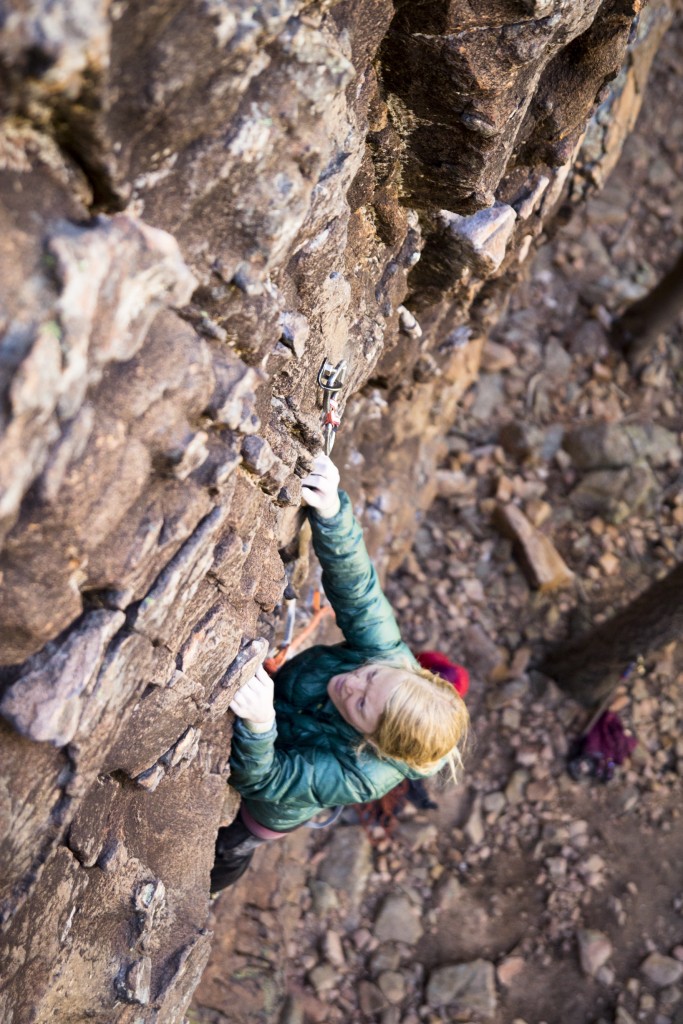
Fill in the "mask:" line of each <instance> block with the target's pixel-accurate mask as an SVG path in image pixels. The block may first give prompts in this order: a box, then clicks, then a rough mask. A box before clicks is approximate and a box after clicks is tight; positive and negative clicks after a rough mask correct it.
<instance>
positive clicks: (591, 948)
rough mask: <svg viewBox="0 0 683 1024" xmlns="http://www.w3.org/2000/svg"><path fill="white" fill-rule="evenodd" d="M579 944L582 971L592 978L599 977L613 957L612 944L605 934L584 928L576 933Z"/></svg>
mask: <svg viewBox="0 0 683 1024" xmlns="http://www.w3.org/2000/svg"><path fill="white" fill-rule="evenodd" d="M576 938H577V941H578V944H579V959H580V961H581V970H582V971H583V973H584V974H587V975H588V976H589V977H591V978H595V977H596V976H597V973H598V971H599V970H600V968H601V967H602V966H603V965H604V964H606V963H607V961H608V960H609V958H610V957H611V955H612V943H611V942H610V940H609V939H608V937H607V936H606V935H605V934H604V933H603V932H599V931H596V930H595V929H593V928H582V929H580V930H579V931H578V932H577V933H576Z"/></svg>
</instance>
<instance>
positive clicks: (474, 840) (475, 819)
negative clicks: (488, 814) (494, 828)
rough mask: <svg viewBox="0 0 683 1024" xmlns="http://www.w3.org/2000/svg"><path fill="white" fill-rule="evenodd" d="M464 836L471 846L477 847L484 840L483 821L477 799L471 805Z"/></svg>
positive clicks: (479, 801)
mask: <svg viewBox="0 0 683 1024" xmlns="http://www.w3.org/2000/svg"><path fill="white" fill-rule="evenodd" d="M465 835H466V836H467V838H468V839H469V841H470V843H471V844H472V845H473V846H479V844H480V843H482V842H483V840H484V821H483V818H482V813H481V800H480V799H479V797H477V798H476V799H475V801H474V804H473V805H472V810H471V811H470V816H469V818H468V819H467V824H466V825H465Z"/></svg>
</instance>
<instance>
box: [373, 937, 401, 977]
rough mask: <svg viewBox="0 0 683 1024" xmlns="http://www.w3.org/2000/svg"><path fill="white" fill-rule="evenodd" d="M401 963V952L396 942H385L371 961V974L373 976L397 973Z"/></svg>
mask: <svg viewBox="0 0 683 1024" xmlns="http://www.w3.org/2000/svg"><path fill="white" fill-rule="evenodd" d="M400 963H401V951H400V949H399V948H398V946H397V945H396V943H395V942H383V943H382V945H381V946H380V947H379V949H377V950H375V952H374V953H373V954H372V957H371V959H370V972H371V974H373V976H377V975H378V974H381V973H382V972H383V971H397V970H398V968H399V966H400Z"/></svg>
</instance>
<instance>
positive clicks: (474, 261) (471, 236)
mask: <svg viewBox="0 0 683 1024" xmlns="http://www.w3.org/2000/svg"><path fill="white" fill-rule="evenodd" d="M441 219H442V221H443V223H444V225H445V226H447V228H448V231H449V232H450V234H451V236H452V238H453V240H454V241H457V243H458V245H459V246H460V248H461V251H462V254H463V262H464V263H465V264H466V265H467V266H469V267H471V268H472V269H473V270H474V271H475V273H478V274H481V275H488V274H491V273H493V272H494V271H495V270H497V269H498V267H499V266H500V265H501V263H502V262H503V260H504V259H505V253H506V251H507V245H508V242H509V241H510V239H511V237H512V234H513V232H514V230H515V221H516V220H517V213H516V212H515V210H513V209H512V207H511V206H508V205H507V203H501V202H495V203H494V204H493V206H490V207H489V208H488V209H486V210H479V211H478V212H477V213H474V214H472V215H471V216H470V217H461V216H460V215H459V214H457V213H446V211H442V213H441Z"/></svg>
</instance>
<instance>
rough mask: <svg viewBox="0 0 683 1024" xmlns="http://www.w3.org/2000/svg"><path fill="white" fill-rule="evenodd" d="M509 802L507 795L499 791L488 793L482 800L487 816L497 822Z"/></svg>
mask: <svg viewBox="0 0 683 1024" xmlns="http://www.w3.org/2000/svg"><path fill="white" fill-rule="evenodd" d="M506 803H507V800H506V799H505V794H504V793H501V792H500V790H497V791H496V792H495V793H487V794H486V796H485V797H483V799H482V807H483V809H484V812H485V813H486V815H487V816H489V817H490V818H491V819H492V820H495V819H496V818H497V817H498V815H499V814H500V813H501V812H502V811H503V810H504V808H505V805H506Z"/></svg>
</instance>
